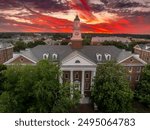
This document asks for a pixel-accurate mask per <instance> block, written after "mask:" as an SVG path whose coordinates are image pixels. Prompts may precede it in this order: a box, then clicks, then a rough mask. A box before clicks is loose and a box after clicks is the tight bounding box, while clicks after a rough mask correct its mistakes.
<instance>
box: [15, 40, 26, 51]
mask: <svg viewBox="0 0 150 130" xmlns="http://www.w3.org/2000/svg"><path fill="white" fill-rule="evenodd" d="M25 48H26V43H25V42H23V41H21V40H20V41H17V42H16V43H15V44H14V51H15V52H19V51H20V50H24V49H25Z"/></svg>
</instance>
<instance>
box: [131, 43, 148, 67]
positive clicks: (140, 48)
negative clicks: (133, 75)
mask: <svg viewBox="0 0 150 130" xmlns="http://www.w3.org/2000/svg"><path fill="white" fill-rule="evenodd" d="M134 53H136V54H139V55H140V58H141V59H143V60H144V61H145V62H147V63H148V64H150V43H149V44H139V45H136V46H135V47H134Z"/></svg>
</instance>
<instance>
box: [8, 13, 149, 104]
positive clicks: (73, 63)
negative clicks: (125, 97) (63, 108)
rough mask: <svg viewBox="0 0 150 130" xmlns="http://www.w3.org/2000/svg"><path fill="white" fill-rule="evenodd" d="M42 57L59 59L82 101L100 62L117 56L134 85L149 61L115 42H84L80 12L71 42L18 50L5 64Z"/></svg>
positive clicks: (34, 61) (75, 21)
mask: <svg viewBox="0 0 150 130" xmlns="http://www.w3.org/2000/svg"><path fill="white" fill-rule="evenodd" d="M41 59H49V60H51V61H55V62H58V64H59V65H60V69H61V71H62V72H63V73H62V76H61V77H60V83H63V82H66V81H68V82H70V83H72V84H74V85H76V86H77V87H78V89H79V90H80V92H81V95H82V98H81V103H85V102H86V101H88V100H85V99H87V98H88V97H89V96H90V90H91V86H92V84H93V78H94V76H95V74H96V67H97V65H98V64H103V63H105V62H106V61H110V60H114V61H116V62H117V63H118V64H121V65H123V66H124V67H126V68H127V71H128V72H129V77H128V78H129V81H130V83H131V86H132V89H134V87H135V85H136V83H137V82H138V80H139V78H140V73H141V70H142V68H143V67H144V66H145V64H146V62H145V61H143V60H142V59H141V58H140V57H139V55H137V54H132V53H131V52H128V51H125V50H121V49H119V48H117V47H115V46H92V45H90V46H83V45H82V36H81V31H80V19H79V17H78V16H76V18H75V20H74V27H73V36H72V38H71V45H39V46H36V47H34V48H31V49H28V50H26V51H23V52H21V53H19V54H15V55H14V57H13V58H12V59H10V60H9V61H7V62H6V63H5V64H6V65H7V64H8V65H9V64H16V63H21V64H36V63H37V62H38V61H39V60H41Z"/></svg>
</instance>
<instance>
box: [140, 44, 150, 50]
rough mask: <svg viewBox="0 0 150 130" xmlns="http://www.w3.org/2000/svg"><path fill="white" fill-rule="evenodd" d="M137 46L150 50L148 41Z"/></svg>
mask: <svg viewBox="0 0 150 130" xmlns="http://www.w3.org/2000/svg"><path fill="white" fill-rule="evenodd" d="M139 46H140V48H141V49H144V50H149V51H150V43H147V44H139Z"/></svg>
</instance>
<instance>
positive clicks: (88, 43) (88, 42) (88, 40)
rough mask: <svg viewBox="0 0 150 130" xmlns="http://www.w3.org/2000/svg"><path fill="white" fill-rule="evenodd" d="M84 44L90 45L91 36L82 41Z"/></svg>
mask: <svg viewBox="0 0 150 130" xmlns="http://www.w3.org/2000/svg"><path fill="white" fill-rule="evenodd" d="M82 43H83V45H90V44H91V38H89V37H85V38H84V39H83V41H82Z"/></svg>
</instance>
